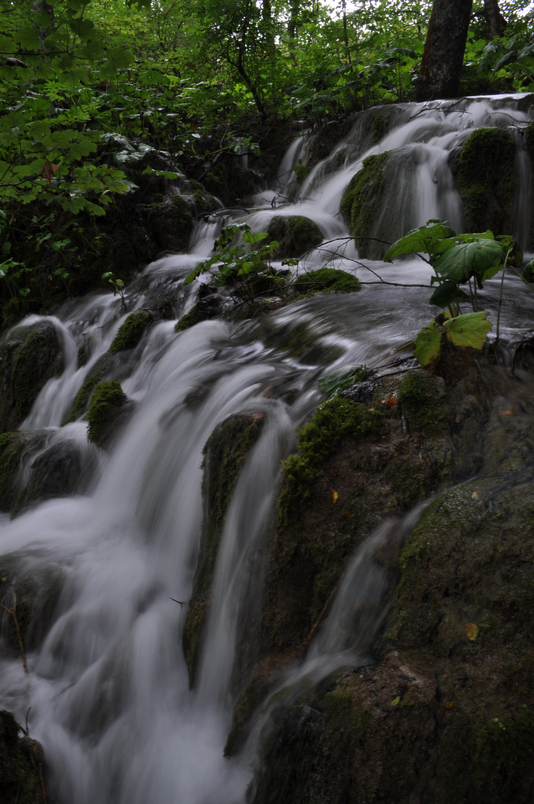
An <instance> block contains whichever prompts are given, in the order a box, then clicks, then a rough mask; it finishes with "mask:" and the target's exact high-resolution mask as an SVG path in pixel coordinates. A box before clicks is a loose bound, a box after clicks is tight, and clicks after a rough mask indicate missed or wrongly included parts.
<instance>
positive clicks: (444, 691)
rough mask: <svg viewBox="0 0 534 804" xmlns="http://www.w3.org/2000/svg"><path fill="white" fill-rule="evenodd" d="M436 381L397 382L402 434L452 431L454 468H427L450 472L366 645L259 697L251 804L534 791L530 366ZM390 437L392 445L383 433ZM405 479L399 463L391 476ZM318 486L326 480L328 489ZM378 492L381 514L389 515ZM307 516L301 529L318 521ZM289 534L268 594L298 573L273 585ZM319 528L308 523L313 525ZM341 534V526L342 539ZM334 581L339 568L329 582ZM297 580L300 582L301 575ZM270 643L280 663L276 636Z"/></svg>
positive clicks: (285, 563) (316, 505)
mask: <svg viewBox="0 0 534 804" xmlns="http://www.w3.org/2000/svg"><path fill="white" fill-rule="evenodd" d="M423 378H424V379H423ZM427 382H428V383H429V385H427ZM437 382H438V381H437V379H436V378H432V377H429V378H428V380H427V378H426V377H425V375H423V374H421V373H413V374H411V375H408V377H407V378H406V379H405V380H404V381H403V383H401V386H400V387H399V388H398V389H397V393H396V399H397V401H398V403H400V404H399V408H400V410H399V411H398V412H399V413H400V415H402V416H405V418H406V421H407V425H408V429H409V432H410V439H411V438H415V439H417V440H418V441H419V445H420V446H421V447H423V449H425V448H428V447H430V451H431V454H432V453H433V452H434V450H435V449H436V448H437V449H438V450H439V449H442V446H440V440H441V439H443V437H445V439H446V440H447V441H448V443H449V448H450V449H451V450H452V454H451V453H449V462H448V464H449V465H448V473H447V474H446V475H444V476H442V477H441V478H437V483H436V487H437V488H440V486H441V488H442V489H443V485H444V482H445V483H446V480H447V477H448V478H449V479H452V480H453V481H460V482H459V484H457V485H456V486H453V487H451V488H449V489H447V490H445V491H443V490H442V491H441V493H440V494H439V496H437V497H436V498H435V499H434V501H431V502H430V504H429V505H428V506H427V507H426V508H425V510H424V511H423V513H422V515H421V517H420V519H419V521H418V523H417V524H416V525H415V527H413V530H412V532H411V533H410V535H409V536H408V538H407V540H406V542H405V545H404V547H403V549H402V552H401V553H400V557H399V558H398V560H397V561H396V562H395V565H396V574H397V581H398V583H397V585H396V587H394V588H393V589H392V590H391V591H393V592H394V596H393V605H392V606H391V608H390V609H389V614H388V616H387V619H386V621H385V626H384V628H383V630H382V631H381V632H380V633H379V635H378V637H376V638H375V640H374V642H373V643H372V644H371V645H370V647H369V650H368V653H367V654H366V655H364V656H361V657H360V659H359V660H358V658H357V657H356V658H355V659H354V665H351V664H350V663H349V662H347V665H346V666H345V667H341V668H340V669H339V670H338V671H337V672H333V673H332V674H331V675H329V676H327V677H326V678H324V679H323V680H322V682H321V683H320V684H317V685H315V686H314V685H313V684H312V685H308V686H307V688H306V687H305V686H304V685H303V686H302V687H301V689H300V690H299V689H298V688H297V689H296V690H293V693H292V695H291V696H289V697H287V698H285V699H284V697H283V696H281V695H280V693H279V694H278V695H277V696H275V697H274V698H273V701H272V703H271V704H270V705H269V706H267V707H266V706H265V704H264V709H263V712H264V714H263V718H264V719H263V727H262V734H263V737H262V739H261V747H260V756H261V763H262V764H261V766H259V770H258V772H257V774H256V778H255V780H254V782H253V786H252V789H251V795H250V800H251V801H252V802H254V804H266V803H267V802H274V801H275V800H281V799H283V798H284V796H285V795H290V796H291V800H292V801H293V802H295V803H296V804H299V802H305V801H306V802H309V801H312V802H323V801H336V802H339V801H344V802H351V803H353V804H363V802H368V801H373V802H377V804H390V802H391V801H395V802H399V804H410V803H411V802H413V801H431V802H433V804H450V802H453V801H454V802H459V803H461V802H463V803H465V804H467V802H469V803H470V804H471V802H475V804H486V802H494V804H500V802H503V801H514V802H520V804H527V802H530V801H531V800H532V798H533V795H534V763H533V761H532V760H533V754H534V695H533V692H532V690H533V689H534V671H533V668H534V627H533V623H534V591H533V590H534V528H533V522H534V504H533V502H532V500H533V499H534V498H533V493H534V479H533V475H532V466H533V465H534V437H533V430H532V419H531V414H530V406H529V403H528V400H529V399H531V395H532V392H533V390H534V388H533V383H532V380H531V379H529V378H528V375H526V374H523V375H522V378H521V380H520V381H518V380H512V381H511V380H510V379H509V378H508V377H507V376H506V374H505V372H504V370H501V369H498V368H496V367H492V366H488V365H483V366H479V367H478V368H477V367H474V368H473V370H472V371H471V372H470V373H469V374H468V376H467V377H466V378H465V379H464V380H462V381H461V383H459V385H458V386H457V387H456V388H455V389H453V390H448V391H445V390H444V389H443V385H441V387H440V386H439V385H436V386H435V387H434V388H432V386H431V385H430V384H431V383H437ZM403 386H404V387H403ZM391 399H392V397H390V399H389V400H388V399H386V400H385V401H386V407H387V403H388V402H389V401H390V400H391ZM433 405H436V407H437V409H435V410H434V411H432V406H433ZM372 406H376V399H375V400H373V403H372ZM391 410H396V406H395V405H392V408H391ZM387 415H389V414H387ZM382 433H383V434H386V433H385V432H384V431H382ZM438 434H440V436H439V437H438ZM385 440H386V441H390V443H391V440H392V439H391V435H389V436H388V435H387V434H386V439H385ZM380 441H382V436H380V439H379V440H378V441H375V446H373V444H372V443H368V448H367V461H368V464H367V466H372V464H373V461H376V446H377V445H378V444H379V443H380ZM431 441H433V446H432V444H431ZM398 446H400V439H399V441H398V442H397V448H398ZM414 446H415V443H414ZM344 449H346V441H345V444H344V443H343V441H342V442H341V449H340V448H339V446H338V447H336V451H335V453H334V456H333V458H332V460H331V461H330V462H327V463H326V467H325V468H326V470H327V471H328V470H330V477H329V478H328V481H327V482H328V485H331V486H332V487H333V488H335V489H336V491H337V492H338V497H337V498H335V499H336V502H335V503H332V508H334V507H335V506H337V505H338V502H339V501H341V500H342V494H344V490H343V486H342V485H339V486H338V485H336V484H338V483H339V480H338V478H339V477H340V475H341V472H342V474H343V475H344V474H345V472H346V469H345V464H344V463H343V460H342V459H343V450H344ZM300 452H301V457H303V451H302V449H301V450H300ZM304 452H305V450H304ZM473 454H476V458H473ZM435 459H436V455H435V454H434V460H435ZM395 460H396V459H395V458H394V457H393V455H392V461H395ZM392 461H390V462H389V463H388V466H387V467H386V469H385V471H384V476H387V474H388V469H390V467H391V466H392V465H393V464H392ZM334 468H335V469H336V471H337V474H333V469H334ZM340 470H341V471H340ZM321 471H322V470H321ZM473 471H476V472H477V475H476V477H475V478H473ZM367 472H368V470H367ZM367 472H366V475H365V483H366V487H367V486H368V485H369V481H370V480H371V478H370V477H369V474H368V473H367ZM410 475H411V477H410ZM414 475H415V473H414V471H413V470H411V472H410V471H405V472H403V473H402V476H403V477H402V478H400V479H399V480H400V482H403V478H404V480H405V481H406V480H407V481H411V480H412V478H413V477H414ZM424 476H425V472H424V471H423V473H422V479H424ZM311 479H312V480H313V478H311ZM325 479H326V476H325ZM313 482H314V483H316V482H317V481H315V480H314V481H313ZM320 489H321V486H317V485H314V486H313V489H312V493H311V494H309V495H308V497H307V501H308V502H307V505H308V508H309V509H311V510H313V511H315V521H316V522H317V523H320V519H319V512H320V507H321V505H324V504H325V503H324V502H320V500H321V495H320V493H318V491H319V490H320ZM327 489H328V487H327V486H326V484H325V486H323V494H324V492H326V491H327ZM427 491H428V489H427ZM427 491H426V493H427ZM421 496H425V492H423V494H422V495H421ZM333 499H334V497H332V498H331V500H333ZM413 499H416V497H415V498H413ZM343 502H344V499H343ZM384 502H385V500H384V498H382V500H381V501H380V507H379V508H378V507H377V508H376V509H375V512H376V513H379V512H381V513H382V515H383V513H384V510H385V506H384ZM297 524H298V523H295V524H294V525H293V528H295V527H296V526H297ZM333 524H335V520H334V522H333ZM307 525H308V528H307V530H308V532H309V531H310V530H312V528H313V519H311V518H309V520H308V523H307ZM293 532H294V533H295V534H296V538H295V536H293V540H292V541H289V540H288V538H287V535H286V534H287V530H285V531H283V532H282V533H278V532H277V543H275V545H274V551H273V560H274V566H273V570H272V571H273V573H274V574H272V575H271V576H270V578H268V587H267V590H266V596H267V600H268V602H267V606H269V596H272V592H270V591H269V585H271V587H272V585H273V582H275V587H273V588H278V590H279V592H278V595H279V597H278V599H279V600H280V604H282V603H283V604H284V605H287V601H291V594H292V587H293V586H297V585H298V583H299V580H298V577H297V576H296V575H293V576H292V579H291V585H290V586H289V587H288V588H287V591H285V593H284V596H283V597H282V596H280V592H281V591H282V590H284V589H285V587H284V585H283V580H282V575H283V573H282V572H280V570H279V568H282V569H283V570H284V571H285V572H286V573H287V572H288V570H289V571H291V567H292V563H293V562H294V560H295V559H296V558H298V555H299V551H303V548H304V546H305V545H307V542H309V541H310V540H311V537H309V536H308V535H307V533H306V532H303V533H301V534H298V532H297V531H295V530H294V531H293ZM320 533H321V530H320V528H316V534H317V537H318V536H319V534H320ZM289 535H291V534H290V533H289ZM339 535H341V528H339V526H338V540H337V544H339ZM337 544H336V548H337ZM328 546H329V545H328V542H327V543H326V544H325V553H324V555H323V560H324V562H325V563H326V561H328V557H329V552H328ZM337 549H339V548H337ZM308 550H309V548H308ZM288 551H289V552H288ZM393 569H394V567H393ZM321 571H322V570H321ZM336 577H337V578H338V577H339V571H338V572H337V573H336V575H334V576H333V578H332V581H334V582H335V578H336ZM309 583H310V576H308V584H309ZM299 592H300V594H304V592H305V587H304V585H303V584H302V585H301V586H300V587H299ZM271 599H272V598H271ZM292 605H293V606H294V604H292ZM316 610H317V609H316ZM278 611H279V616H278V618H274V620H271V622H270V623H269V635H268V638H269V639H271V636H270V635H271V634H272V633H276V632H278V635H279V638H280V636H281V634H282V633H283V630H281V628H280V624H279V620H280V617H281V615H283V613H284V609H283V608H282V607H281V606H279V609H278ZM267 613H268V609H267ZM310 619H311V618H310ZM301 621H302V620H301ZM308 622H309V620H308ZM264 624H265V621H264ZM282 625H283V628H285V629H286V630H287V629H289V630H287V637H286V639H285V641H284V642H279V644H280V647H283V645H284V644H285V645H288V644H289V639H290V634H291V636H292V637H293V639H295V637H298V631H297V630H296V629H293V624H292V622H291V621H288V622H286V623H285V624H282ZM319 627H320V626H319ZM301 633H304V630H303V631H302V632H301ZM301 639H302V637H301ZM266 644H268V643H266ZM269 655H270V656H271V657H273V659H272V661H274V657H275V656H276V646H273V647H271V650H270V653H269ZM279 655H280V657H283V653H280V654H279ZM294 655H295V651H294ZM296 655H297V656H298V655H299V654H298V652H297V653H296ZM265 661H266V660H265V658H263V662H265ZM358 661H359V662H360V663H359V664H358ZM280 664H282V658H281V659H280ZM254 683H255V684H256V686H257V684H258V681H257V679H255V680H254ZM236 713H237V710H236ZM249 716H250V715H249ZM265 717H266V718H267V719H266V720H265ZM241 728H243V726H242V725H241Z"/></svg>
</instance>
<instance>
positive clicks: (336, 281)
mask: <svg viewBox="0 0 534 804" xmlns="http://www.w3.org/2000/svg"><path fill="white" fill-rule="evenodd" d="M294 287H295V290H297V291H298V292H299V293H322V292H325V291H330V292H333V293H354V292H355V291H357V290H360V288H361V285H360V282H359V280H358V279H357V278H356V277H355V276H353V275H352V274H349V273H348V272H347V271H341V270H339V269H336V268H318V269H317V270H316V271H308V272H307V273H305V274H302V275H301V276H299V277H298V279H297V280H296V282H295V284H294Z"/></svg>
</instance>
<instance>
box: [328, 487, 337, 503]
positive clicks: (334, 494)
mask: <svg viewBox="0 0 534 804" xmlns="http://www.w3.org/2000/svg"><path fill="white" fill-rule="evenodd" d="M338 497H339V494H338V493H337V491H336V490H335V489H330V499H331V500H332V502H333V503H335V502H337V499H338Z"/></svg>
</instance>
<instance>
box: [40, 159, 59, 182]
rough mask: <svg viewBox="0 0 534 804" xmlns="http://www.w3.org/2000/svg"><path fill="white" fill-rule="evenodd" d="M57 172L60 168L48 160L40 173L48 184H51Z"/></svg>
mask: <svg viewBox="0 0 534 804" xmlns="http://www.w3.org/2000/svg"><path fill="white" fill-rule="evenodd" d="M56 170H59V166H58V165H53V164H52V162H49V160H48V159H47V160H46V162H45V163H44V165H43V166H42V168H41V170H40V171H39V173H40V175H41V176H44V177H45V179H46V180H47V182H48V184H50V180H51V179H53V178H54V173H55V172H56Z"/></svg>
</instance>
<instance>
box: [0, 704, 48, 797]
mask: <svg viewBox="0 0 534 804" xmlns="http://www.w3.org/2000/svg"><path fill="white" fill-rule="evenodd" d="M21 731H22V729H21V727H20V726H19V724H18V723H17V721H16V720H15V718H14V716H13V715H12V714H11V712H7V711H6V710H5V709H3V710H1V711H0V790H1V791H2V804H41V802H43V801H44V800H45V799H44V795H45V793H44V776H43V770H44V753H43V749H42V747H41V745H40V744H39V743H38V742H37V740H32V739H31V738H30V737H28V736H26V735H24V736H23V737H19V732H21Z"/></svg>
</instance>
